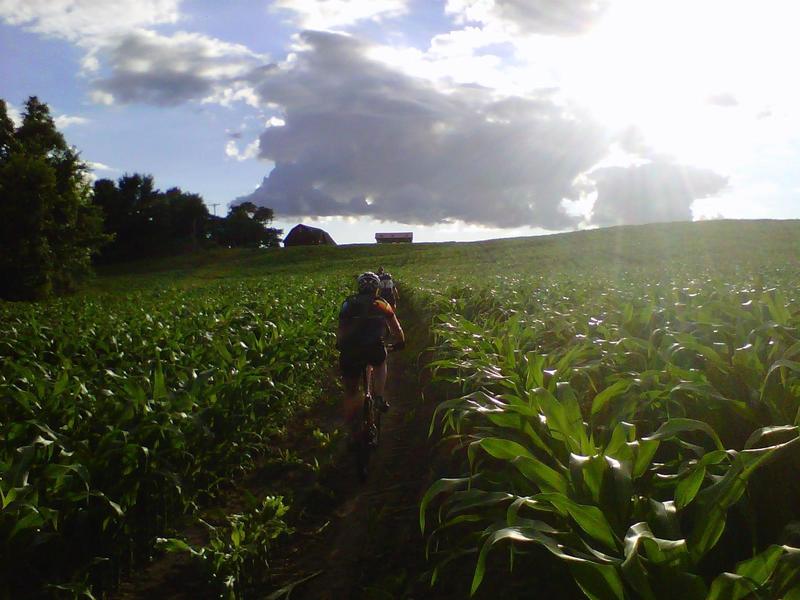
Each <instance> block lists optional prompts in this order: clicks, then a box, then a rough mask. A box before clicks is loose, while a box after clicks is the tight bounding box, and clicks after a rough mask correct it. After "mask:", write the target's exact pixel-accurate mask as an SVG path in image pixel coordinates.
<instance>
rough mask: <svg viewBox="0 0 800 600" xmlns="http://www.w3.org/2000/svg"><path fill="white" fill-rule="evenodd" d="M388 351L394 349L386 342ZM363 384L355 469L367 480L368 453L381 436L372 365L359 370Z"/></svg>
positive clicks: (369, 453)
mask: <svg viewBox="0 0 800 600" xmlns="http://www.w3.org/2000/svg"><path fill="white" fill-rule="evenodd" d="M386 350H387V351H388V352H394V351H395V350H396V348H395V345H394V344H386ZM361 383H362V385H363V386H364V404H363V406H362V411H361V431H360V432H359V435H358V437H357V439H356V447H355V457H356V470H357V472H358V477H359V479H361V481H362V482H363V481H366V480H367V475H368V468H369V459H370V455H371V454H372V453H373V452H374V451H375V450H376V449H377V448H378V443H379V442H380V437H381V411H380V410H379V408H378V407H377V406H376V405H375V399H374V398H373V397H372V367H371V366H370V365H364V368H363V369H362V371H361Z"/></svg>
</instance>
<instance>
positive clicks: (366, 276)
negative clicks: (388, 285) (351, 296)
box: [358, 271, 381, 294]
mask: <svg viewBox="0 0 800 600" xmlns="http://www.w3.org/2000/svg"><path fill="white" fill-rule="evenodd" d="M380 286H381V280H380V279H378V276H377V275H375V273H373V272H372V271H367V272H366V273H362V274H361V275H359V276H358V293H359V294H374V293H375V292H377V291H378V288H379V287H380Z"/></svg>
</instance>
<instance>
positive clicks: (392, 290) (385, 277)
mask: <svg viewBox="0 0 800 600" xmlns="http://www.w3.org/2000/svg"><path fill="white" fill-rule="evenodd" d="M377 274H378V279H380V280H381V298H383V299H384V300H386V301H387V302H388V303H389V304H391V305H392V308H395V309H396V308H397V301H398V300H399V299H400V294H399V293H398V292H397V287H396V286H395V285H394V280H393V279H392V275H391V273H387V272H386V271H384V270H383V267H378V273H377Z"/></svg>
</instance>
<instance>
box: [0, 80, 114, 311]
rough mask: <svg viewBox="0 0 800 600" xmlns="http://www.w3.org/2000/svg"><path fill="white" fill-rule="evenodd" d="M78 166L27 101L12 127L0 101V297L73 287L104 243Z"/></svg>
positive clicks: (45, 111)
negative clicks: (16, 124) (18, 119)
mask: <svg viewBox="0 0 800 600" xmlns="http://www.w3.org/2000/svg"><path fill="white" fill-rule="evenodd" d="M86 174H87V168H86V165H85V164H84V163H83V162H82V161H81V160H80V155H79V154H78V152H77V150H75V149H74V148H71V147H69V146H68V145H67V143H66V141H65V140H64V136H63V135H61V133H60V132H59V131H58V130H57V129H56V126H55V123H54V121H53V118H52V117H51V116H50V110H49V108H48V107H47V105H46V104H44V103H42V102H40V101H39V99H38V98H36V97H35V96H31V97H30V98H29V99H28V101H27V102H26V104H25V113H24V115H23V120H22V125H20V126H19V127H18V128H17V129H14V126H13V123H11V121H10V119H9V118H8V114H7V108H6V104H5V102H2V101H0V297H3V298H9V299H38V298H43V297H46V296H47V295H49V294H51V293H53V292H57V293H63V292H67V291H71V290H73V289H74V288H75V286H76V285H77V283H78V281H80V279H82V278H84V277H85V276H87V275H88V274H89V273H90V272H91V256H92V254H94V253H96V252H97V251H98V249H99V248H100V246H101V245H102V244H103V243H105V242H106V241H108V237H107V236H105V235H104V234H103V233H102V219H101V215H100V213H99V211H98V210H97V209H96V208H95V207H94V206H93V205H92V203H91V199H90V196H91V188H90V186H89V184H88V181H87V177H86Z"/></svg>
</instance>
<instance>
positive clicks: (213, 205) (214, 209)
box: [211, 202, 219, 217]
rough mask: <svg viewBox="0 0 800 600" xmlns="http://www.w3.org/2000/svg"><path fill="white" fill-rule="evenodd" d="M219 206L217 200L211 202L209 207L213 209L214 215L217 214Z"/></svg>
mask: <svg viewBox="0 0 800 600" xmlns="http://www.w3.org/2000/svg"><path fill="white" fill-rule="evenodd" d="M218 206H219V202H217V203H215V204H212V205H211V209H212V210H213V211H214V216H215V217H216V216H217V207H218Z"/></svg>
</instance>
